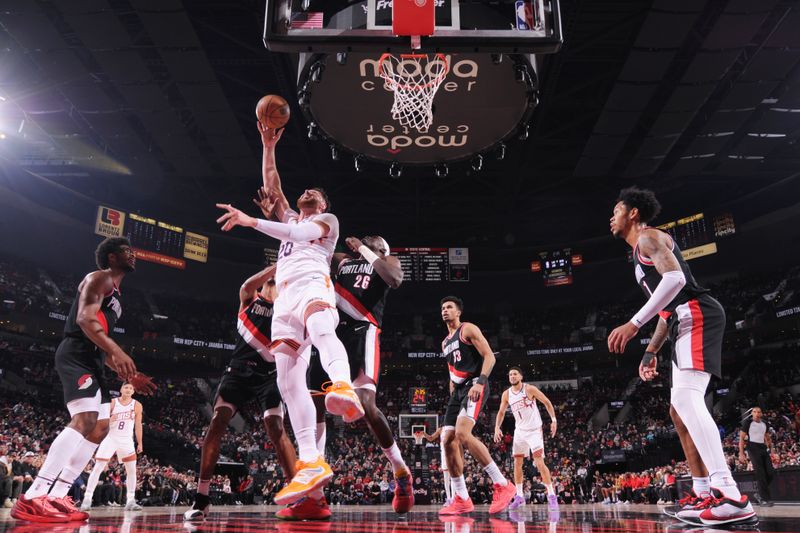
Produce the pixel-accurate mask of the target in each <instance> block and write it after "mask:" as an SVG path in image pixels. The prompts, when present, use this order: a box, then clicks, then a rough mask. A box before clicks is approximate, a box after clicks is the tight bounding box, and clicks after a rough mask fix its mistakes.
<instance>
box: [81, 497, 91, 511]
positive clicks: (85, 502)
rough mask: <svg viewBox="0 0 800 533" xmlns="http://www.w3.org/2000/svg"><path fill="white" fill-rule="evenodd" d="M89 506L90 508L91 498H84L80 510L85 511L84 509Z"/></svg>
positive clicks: (86, 509) (88, 508)
mask: <svg viewBox="0 0 800 533" xmlns="http://www.w3.org/2000/svg"><path fill="white" fill-rule="evenodd" d="M91 508H92V499H91V498H84V499H83V501H82V502H81V511H83V512H84V513H85V512H86V511H89V510H91Z"/></svg>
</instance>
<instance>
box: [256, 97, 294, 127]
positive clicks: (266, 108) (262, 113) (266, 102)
mask: <svg viewBox="0 0 800 533" xmlns="http://www.w3.org/2000/svg"><path fill="white" fill-rule="evenodd" d="M289 113H290V111H289V102H287V101H286V100H285V99H283V97H281V96H278V95H277V94H268V95H267V96H264V97H263V98H261V100H259V101H258V104H256V117H257V118H258V120H259V122H261V123H262V124H264V125H266V126H267V127H268V128H271V129H277V128H282V127H284V126H285V125H286V123H287V122H289Z"/></svg>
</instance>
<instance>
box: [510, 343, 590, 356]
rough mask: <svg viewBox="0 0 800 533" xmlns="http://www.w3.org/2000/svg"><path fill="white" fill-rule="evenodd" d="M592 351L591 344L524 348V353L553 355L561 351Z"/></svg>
mask: <svg viewBox="0 0 800 533" xmlns="http://www.w3.org/2000/svg"><path fill="white" fill-rule="evenodd" d="M591 351H594V345H593V344H581V345H579V346H554V347H550V348H537V349H535V350H526V351H525V353H526V355H555V354H561V353H581V352H591Z"/></svg>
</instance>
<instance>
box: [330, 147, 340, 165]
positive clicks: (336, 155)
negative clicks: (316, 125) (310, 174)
mask: <svg viewBox="0 0 800 533" xmlns="http://www.w3.org/2000/svg"><path fill="white" fill-rule="evenodd" d="M331 159H332V160H334V161H338V160H339V149H338V148H337V147H336V145H335V144H332V145H331Z"/></svg>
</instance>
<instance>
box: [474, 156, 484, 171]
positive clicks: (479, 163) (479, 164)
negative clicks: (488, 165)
mask: <svg viewBox="0 0 800 533" xmlns="http://www.w3.org/2000/svg"><path fill="white" fill-rule="evenodd" d="M482 168H483V156H482V155H481V154H478V155H476V156H475V158H474V159H473V160H472V170H474V171H475V172H480V171H481V169H482Z"/></svg>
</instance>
